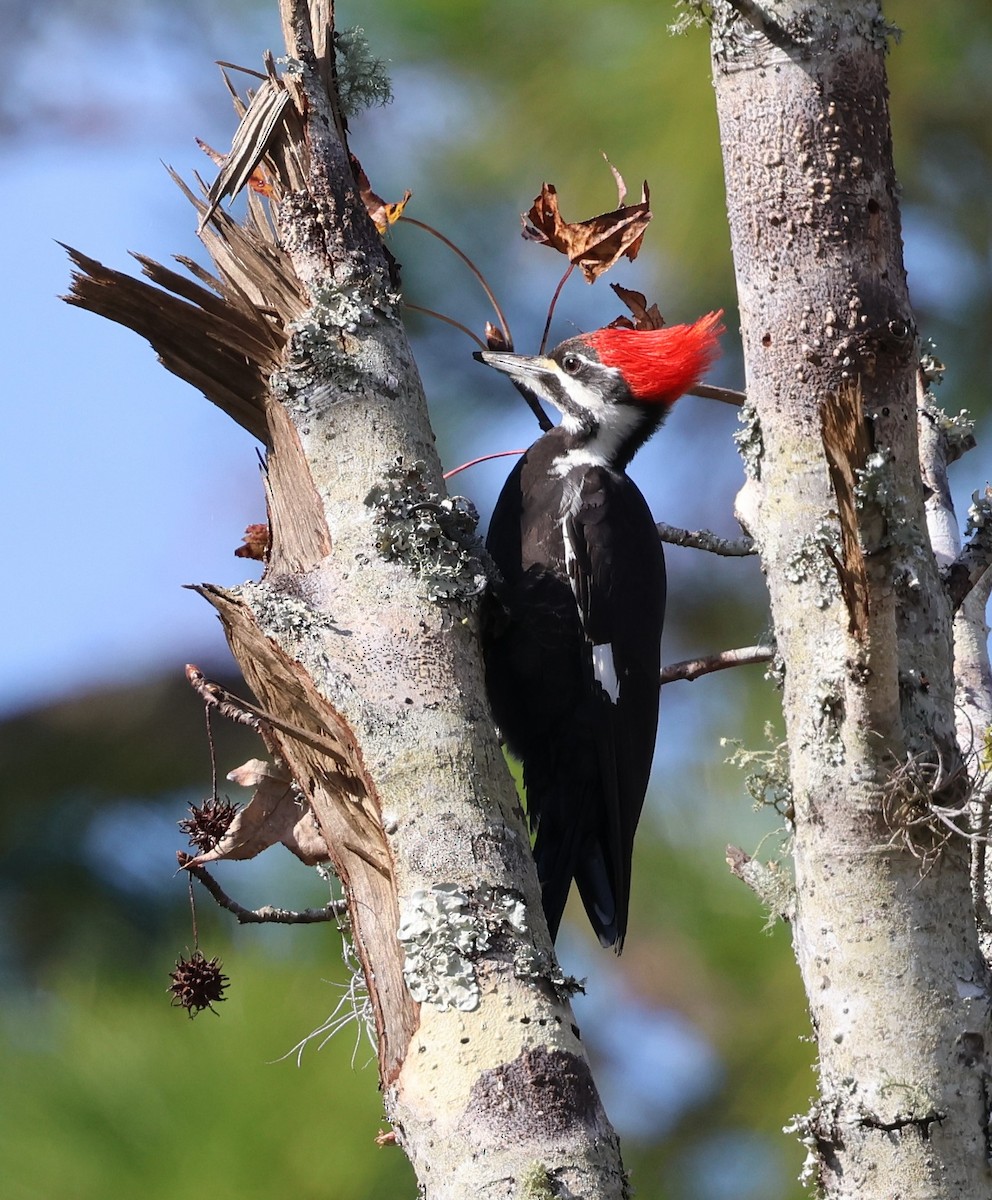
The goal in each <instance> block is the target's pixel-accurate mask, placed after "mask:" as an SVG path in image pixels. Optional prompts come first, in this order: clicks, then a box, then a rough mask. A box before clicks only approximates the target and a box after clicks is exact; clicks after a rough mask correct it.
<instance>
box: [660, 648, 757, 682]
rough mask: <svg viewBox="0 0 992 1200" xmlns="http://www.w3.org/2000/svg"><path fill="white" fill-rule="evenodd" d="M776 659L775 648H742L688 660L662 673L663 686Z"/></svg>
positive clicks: (672, 664) (664, 669) (666, 668)
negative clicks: (730, 668) (729, 668)
mask: <svg viewBox="0 0 992 1200" xmlns="http://www.w3.org/2000/svg"><path fill="white" fill-rule="evenodd" d="M774 657H775V647H774V646H741V647H740V648H739V649H737V650H723V651H721V653H719V654H711V655H709V656H708V657H706V658H687V659H684V660H683V661H682V662H677V663H671V664H670V665H669V666H667V667H663V668H662V671H661V682H662V684H666V683H674V682H675V681H676V680H678V679H686V680H689V681H690V682H691V681H692V680H693V679H698V678H699V677H700V676H701V675H712V674H713V672H714V671H726V670H727V668H728V667H744V666H749V665H751V664H752V663H766V662H771V660H772V659H773V658H774Z"/></svg>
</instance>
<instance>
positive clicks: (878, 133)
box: [712, 0, 992, 1200]
mask: <svg viewBox="0 0 992 1200" xmlns="http://www.w3.org/2000/svg"><path fill="white" fill-rule="evenodd" d="M760 8H761V9H763V11H759V10H758V8H756V6H753V5H751V4H750V3H748V4H745V3H743V0H742V2H740V3H736V2H735V3H734V4H733V5H732V6H731V5H729V4H724V3H719V4H718V5H717V9H716V12H715V14H714V23H713V39H712V52H713V70H714V79H715V85H716V95H717V104H718V110H719V118H720V128H721V136H722V142H723V151H724V165H725V174H726V183H727V204H728V211H729V216H730V226H731V234H732V240H733V252H734V261H735V266H736V272H737V283H738V293H739V300H740V315H741V326H742V333H743V341H744V352H745V359H746V364H747V395H748V409H747V411H746V420H747V428H746V430H745V434H744V437H743V439H742V440H743V446H744V451H745V459H746V462H747V465H748V473H749V478H748V481H747V483H746V485H745V488H744V491H743V493H742V495H741V497H740V498H739V509H740V511H741V514H742V517H743V519H745V520H746V522H747V526H748V532H749V533H750V534H751V535H752V536H753V537H754V538H755V540H756V542H757V545H758V547H759V551H760V554H761V559H762V564H763V567H764V570H765V573H766V575H767V579H768V586H769V590H770V593H771V603H772V613H773V619H774V625H775V632H776V636H777V640H778V648H779V652H780V654H781V656H782V660H783V662H784V665H785V684H784V689H785V690H784V701H783V702H784V711H785V719H786V726H787V734H788V741H789V751H790V765H791V776H792V788H793V795H794V804H795V832H794V838H793V850H794V858H795V873H796V906H795V917H794V942H795V950H796V955H797V958H798V961H799V966H800V969H801V971H802V975H803V979H804V981H805V985H806V990H807V994H808V997H809V1005H810V1013H811V1017H812V1021H813V1029H814V1033H815V1036H816V1041H817V1046H818V1050H819V1095H818V1096H817V1097H816V1098H815V1100H814V1102H813V1105H812V1108H811V1110H810V1112H809V1113H808V1114H806V1115H804V1116H802V1117H799V1118H798V1119H797V1127H798V1130H799V1132H800V1135H801V1137H802V1139H803V1141H804V1143H805V1145H806V1147H807V1149H808V1152H809V1156H808V1160H807V1173H808V1174H809V1175H810V1176H812V1177H813V1178H814V1179H815V1182H816V1186H817V1187H818V1188H820V1189H822V1192H821V1194H823V1195H825V1196H829V1197H831V1198H840V1197H845V1198H851V1200H853V1198H855V1197H857V1198H858V1200H870V1198H875V1197H877V1198H878V1200H891V1198H892V1197H893V1196H899V1197H900V1198H901V1200H910V1198H912V1200H923V1198H924V1197H926V1198H927V1200H932V1198H937V1197H940V1198H943V1197H948V1198H949V1197H955V1198H957V1200H977V1198H979V1197H986V1196H990V1195H992V1184H990V1175H989V1160H988V1155H989V1082H988V1060H987V1050H988V1047H989V977H988V971H987V968H986V965H985V962H984V960H983V957H982V954H981V951H980V945H979V937H978V931H977V928H976V913H975V905H974V903H973V900H972V892H971V884H970V878H969V875H970V871H969V857H970V847H969V844H968V842H967V840H966V839H965V838H964V837H959V836H955V835H951V834H950V831H949V829H948V826H947V824H946V822H945V821H944V820H943V819H942V817H943V816H946V814H947V813H949V812H958V811H960V810H962V809H964V810H965V816H967V805H968V802H969V799H970V795H969V787H970V784H971V776H972V773H973V767H974V760H973V759H970V758H969V757H968V756H967V752H968V751H969V750H970V748H971V747H970V745H968V746H964V747H961V746H959V744H958V738H957V736H956V730H955V677H954V671H953V664H954V653H953V633H952V628H953V622H952V618H953V613H952V604H951V602H950V600H949V597H948V594H947V590H946V589H945V587H944V584H943V581H942V578H941V576H940V574H939V571H938V563H937V561H936V560H935V556H934V552H933V549H932V547H931V543H930V539H929V536H928V526H927V520H926V513H925V511H924V498H925V493H924V488H923V486H922V484H921V474H920V464H919V444H918V437H917V392H916V379H917V364H918V358H919V347H918V343H917V336H916V329H915V326H914V321H913V313H912V310H911V307H910V303H909V297H908V293H907V288H906V278H905V273H904V270H903V263H902V245H901V236H900V224H899V210H898V202H897V198H898V190H897V186H896V180H895V175H894V172H893V166H892V152H891V141H890V129H889V117H888V109H887V90H886V78H885V68H884V61H885V53H886V41H887V38H888V36H889V31H888V30H887V28H886V26H885V23H884V20H883V17H882V13H881V12H880V10H879V8H878V7H877V5H875V4H871V3H842V2H837V3H807V2H804V0H783V2H782V3H776V4H774V5H764V6H760Z"/></svg>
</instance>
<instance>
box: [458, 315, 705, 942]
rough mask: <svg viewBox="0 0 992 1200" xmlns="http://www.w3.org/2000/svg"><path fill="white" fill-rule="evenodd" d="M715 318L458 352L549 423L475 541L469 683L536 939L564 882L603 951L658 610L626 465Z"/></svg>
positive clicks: (622, 858) (627, 842) (647, 712)
mask: <svg viewBox="0 0 992 1200" xmlns="http://www.w3.org/2000/svg"><path fill="white" fill-rule="evenodd" d="M721 316H722V313H710V314H709V316H706V317H702V318H701V319H700V320H698V321H696V322H695V323H694V324H692V325H675V326H672V327H670V328H662V329H657V330H645V331H640V330H631V329H600V330H597V331H596V332H595V333H588V334H583V335H581V336H580V337H574V338H570V339H569V340H568V341H566V342H562V343H561V345H560V346H558V347H557V348H556V349H555V350H554V351H552V353H551V354H550V355H549V356H548V357H546V358H544V357H539V358H528V357H525V356H523V355H516V354H503V353H494V352H490V351H482V352H479V353H477V354H476V356H475V357H476V358H477V359H479V361H481V362H484V363H486V364H488V365H489V366H491V367H495V368H496V369H497V370H498V371H503V372H505V373H506V374H507V375H509V376H510V378H511V379H512V380H513V381H514V382H515V383H516V384H517V385H518V386H519V387H521V388H523V389H526V390H528V391H530V392H531V393H532V394H533V395H535V396H536V397H537V398H538V399H540V400H546V401H548V402H549V403H550V404H552V405H554V407H555V408H557V409H558V410H559V411H560V412H561V418H562V419H561V423H560V424H559V425H558V426H557V427H556V428H554V429H552V430H550V431H549V432H548V433H546V434H545V435H544V436H543V437H542V438H540V439H539V440H538V441H536V442H535V443H534V445H533V446H531V447H530V449H529V450H528V451H527V452H526V454H524V456H523V457H522V458H521V459H520V461H519V462H518V463H517V465H516V467H515V468H514V469H513V471H512V472H511V473H510V476H509V478H508V479H507V481H506V483H505V485H504V487H503V491H502V492H501V494H500V497H499V500H498V501H497V504H496V509H495V511H494V512H493V518H492V523H491V525H490V527H489V537H488V539H487V543H486V544H487V547H488V549H489V553H490V554H491V556H492V558H493V561H494V562H495V564H496V566H497V568H498V570H499V573H500V576H501V578H500V579H499V580H497V582H496V583H495V585H494V586H493V587H492V588H491V589H490V593H489V595H488V597H487V601H486V609H485V611H484V615H483V653H484V656H485V665H486V686H487V689H488V692H489V699H490V704H491V706H492V710H493V716H494V717H495V719H496V723H497V725H498V726H499V728H500V730H501V732H502V734H503V737H504V738H505V740H506V743H507V745H508V747H509V749H510V750H511V752H512V753H513V754H514V755H515V756H516V757H517V758H519V759H520V760H521V762H522V763H523V772H524V784H525V786H526V789H527V811H528V819H529V821H530V823H531V826H532V828H533V829H535V830H536V839H535V845H534V856H535V858H536V860H537V871H538V876H539V878H540V881H541V887H542V893H543V900H544V911H545V913H546V915H547V919H548V926H549V928H550V930H551V936H552V938H554V937H555V936H556V935H557V932H558V926H559V924H560V922H561V917H562V913H563V911H564V908H565V901H566V899H567V898H568V893H569V889H570V888H571V884H572V880H573V879H574V880H575V882H576V884H577V886H578V889H579V894H580V896H581V897H582V902H583V904H584V905H585V910H586V913H587V914H588V916H589V920H590V921H591V922H592V926H593V928H594V929H595V931H596V933H597V934H598V936H599V940H600V942H601V943H602V944H603V945H604V946H616V949H617V952H618V953H619V952H620V950H621V949H622V947H623V940H624V936H625V934H626V932H627V910H628V907H629V902H630V869H631V854H632V850H633V843H634V830H635V828H636V827H637V822H638V818H639V817H640V814H641V807H642V805H643V803H644V793H645V791H646V789H647V785H648V775H649V773H650V770H651V759H652V757H653V755H654V744H655V736H656V734H657V729H658V693H659V690H660V680H659V676H660V669H661V627H662V622H663V619H664V613H665V559H664V555H663V553H662V548H661V542H660V541H659V538H658V532H657V529H656V528H655V523H654V519H653V518H652V516H651V512H650V510H649V509H648V506H647V502H646V501H645V499H644V497H643V496H642V495H641V493H640V491H638V489H637V487H636V485H635V484H634V483H633V481H632V480H631V479H630V478H629V477H628V476H627V474H626V468H627V465H628V464H629V462H630V460H631V459H632V458H633V456H634V454H635V452H636V451H637V450H638V449H640V447H641V446H642V445H644V443H645V442H646V441H647V440H648V438H649V437H651V435H652V434H653V433H654V432H655V430H656V429H658V427H659V426H660V425H661V423H662V421H663V420H664V419H665V416H666V415H667V413H668V410H669V409H670V408H671V406H672V405H673V404H674V402H675V401H676V400H677V399H678V398H679V396H681V395H682V393H683V392H685V391H686V390H687V389H688V388H690V387H691V386H692V385H693V383H695V382H696V381H697V380H698V379H699V377H700V376H701V375H702V374H703V372H704V371H705V370H706V368H707V367H708V366H709V364H710V363H711V362H712V360H713V359H714V358H715V357H716V354H717V350H718V347H717V338H718V337H719V335H720V333H722V332H723V330H722V327H721V326H720V318H721Z"/></svg>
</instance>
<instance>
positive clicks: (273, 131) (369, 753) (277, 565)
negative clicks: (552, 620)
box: [69, 0, 626, 1200]
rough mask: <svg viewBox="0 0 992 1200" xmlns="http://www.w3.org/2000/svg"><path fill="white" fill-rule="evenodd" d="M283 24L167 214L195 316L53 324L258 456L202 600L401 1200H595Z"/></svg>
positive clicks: (401, 450)
mask: <svg viewBox="0 0 992 1200" xmlns="http://www.w3.org/2000/svg"><path fill="white" fill-rule="evenodd" d="M282 16H283V26H284V32H285V35H286V43H287V52H288V55H289V62H288V65H287V67H286V68H285V71H284V72H283V74H282V75H281V76H280V75H278V74H277V72H276V70H275V67H274V64H273V63H272V60H271V58H270V59H269V60H268V69H269V74H268V78H267V79H266V80H265V81H264V82H263V83H262V84H261V86H259V87H258V89H257V91H256V93H255V95H254V98H253V99H252V101H251V103H250V105H249V106H248V108H247V111H244V106H241V111H242V113H243V115H242V121H241V125H240V127H239V130H238V134H237V135H236V137H235V139H234V144H233V146H232V150H231V153H230V155H229V156H228V158H227V161H226V163H225V164H224V167H223V168H222V170H221V174H220V176H219V179H218V182H217V183H216V184H215V185H214V188H213V189H212V190H211V193H210V196H209V197H208V198H207V199H206V200H204V199H202V198H200V197H196V196H193V195H192V194H191V193H189V192H187V194H188V195H189V197H190V199H191V200H192V201H193V202H194V204H196V206H197V208H198V210H199V212H200V215H201V236H202V237H203V240H204V242H205V244H206V245H207V248H208V249H209V251H210V253H211V255H212V256H213V258H214V262H215V264H216V267H217V271H218V274H219V276H220V278H219V280H211V279H210V277H209V276H207V275H206V274H205V273H204V272H202V271H200V270H199V269H198V268H195V267H193V268H192V269H193V270H194V273H195V274H197V275H198V276H199V278H200V279H202V280H204V281H205V282H207V283H208V284H209V286H210V287H211V289H212V290H211V291H207V290H206V289H204V288H201V287H199V286H198V285H197V284H193V283H191V282H190V281H189V280H187V279H184V278H182V277H180V276H179V275H177V274H175V273H173V272H171V271H169V270H167V269H165V268H163V267H161V266H159V265H157V264H155V263H152V262H150V261H148V260H141V261H142V262H143V264H144V267H145V272H146V274H148V275H150V276H151V278H152V279H153V280H154V281H155V282H156V283H159V284H161V285H162V286H163V287H164V288H167V289H170V291H171V292H172V293H174V294H172V295H170V294H168V293H166V292H163V291H162V290H160V289H159V288H153V287H150V286H149V285H147V284H144V283H140V282H138V281H135V280H132V279H129V278H127V277H125V276H122V275H119V274H118V273H116V272H112V271H108V270H107V269H106V268H103V267H102V266H100V264H98V263H95V262H94V261H93V260H91V259H87V258H85V257H84V256H83V255H81V254H79V253H78V252H75V251H73V252H71V253H72V255H73V258H74V260H75V262H76V264H77V266H78V267H79V268H81V274H78V275H77V276H76V278H75V279H74V283H73V294H72V296H70V297H69V299H70V300H71V301H72V302H73V303H77V304H81V305H83V306H84V307H88V308H91V309H94V310H95V311H97V312H101V313H103V315H106V316H109V317H111V318H112V319H115V320H119V321H122V322H123V323H125V324H127V325H129V326H131V327H132V328H135V329H137V330H138V331H139V332H141V333H143V334H144V335H145V336H147V337H148V338H149V340H150V341H151V342H152V344H153V345H154V346H155V348H156V349H157V350H158V351H159V354H160V356H161V358H162V361H163V362H164V363H165V365H167V366H168V367H169V368H170V369H171V370H173V371H175V372H176V373H177V374H179V375H181V376H182V377H183V378H185V379H188V380H189V381H190V382H192V383H194V384H195V385H196V386H198V387H200V388H201V389H202V390H203V391H204V392H205V394H206V395H207V397H208V398H209V399H211V400H212V401H213V402H214V403H217V404H219V405H220V406H221V407H223V408H224V409H225V410H226V411H227V412H229V413H230V414H231V415H232V416H233V417H234V418H235V419H236V420H238V421H239V422H240V423H241V424H243V425H245V427H246V428H248V429H250V430H251V431H252V432H254V433H255V434H256V435H257V436H259V437H260V438H261V439H262V440H263V441H264V442H265V444H266V448H267V455H266V476H265V479H266V494H267V501H268V508H269V524H270V535H271V537H270V540H271V547H270V551H269V555H268V560H267V563H266V568H265V573H264V576H263V578H262V580H261V581H260V582H259V583H254V584H252V583H248V584H244V585H243V586H241V587H239V588H235V589H230V590H223V589H220V588H217V587H213V586H210V585H204V586H203V587H202V588H200V591H201V592H202V594H203V595H204V596H205V597H206V598H207V599H208V600H209V601H210V602H211V603H212V604H213V605H214V607H215V608H216V610H217V612H218V613H219V614H220V617H221V620H222V621H223V623H224V627H225V630H226V632H227V636H228V639H229V641H230V644H231V648H232V650H233V652H234V655H235V657H236V658H237V660H238V662H239V664H240V666H241V668H242V671H243V672H244V675H245V678H246V680H247V681H248V683H249V684H250V686H251V688H252V690H253V691H254V693H255V695H256V697H257V698H258V702H259V704H260V706H261V708H262V709H263V710H264V711H265V712H266V713H267V714H269V715H270V717H271V720H270V721H269V722H268V724H267V726H266V729H267V734H268V736H269V739H270V742H271V743H272V744H273V745H274V746H275V747H276V748H277V751H278V754H279V756H280V757H281V758H282V760H283V761H284V763H285V765H286V766H287V767H288V768H289V771H290V772H291V774H292V776H293V778H294V780H295V781H296V784H297V785H298V787H299V789H300V792H301V793H302V796H303V797H305V799H306V801H308V802H309V804H310V805H311V806H312V810H313V812H314V814H315V816H316V819H317V821H318V823H319V827H320V830H321V832H322V834H323V838H324V841H325V842H326V847H327V855H328V857H329V859H330V861H331V862H332V864H333V867H334V870H335V872H336V873H337V875H338V877H339V878H340V880H341V882H342V884H343V886H344V893H345V897H346V899H347V902H348V911H349V917H350V924H351V936H352V937H353V939H354V944H355V948H356V951H357V954H358V957H359V959H360V961H361V964H362V969H363V972H364V977H365V983H366V986H367V988H368V993H369V997H370V1001H371V1012H372V1014H373V1018H374V1024H375V1034H376V1036H377V1045H378V1061H379V1073H380V1080H381V1086H382V1090H383V1095H384V1100H385V1107H386V1113H387V1116H388V1118H389V1120H390V1121H391V1122H392V1124H393V1127H394V1129H395V1131H396V1135H397V1139H398V1141H399V1142H400V1143H401V1144H402V1146H403V1147H404V1149H405V1150H406V1152H407V1153H408V1155H409V1157H410V1159H411V1162H412V1163H413V1166H414V1169H415V1171H416V1174H417V1177H418V1180H419V1182H420V1185H421V1188H422V1192H423V1195H424V1196H426V1197H429V1198H430V1200H445V1198H450V1200H464V1197H467V1196H473V1197H495V1196H500V1197H502V1196H507V1195H510V1194H514V1195H523V1194H533V1195H535V1196H538V1195H545V1194H547V1195H551V1194H552V1193H553V1194H556V1195H557V1194H562V1195H564V1194H569V1195H575V1196H588V1197H594V1196H595V1197H604V1198H609V1200H612V1198H616V1197H621V1196H623V1195H624V1194H625V1193H626V1181H625V1178H624V1173H623V1167H622V1163H621V1161H620V1155H619V1145H618V1142H617V1138H616V1135H615V1133H614V1132H613V1130H612V1128H611V1126H610V1124H609V1122H608V1121H607V1119H606V1116H605V1114H604V1112H603V1109H602V1106H601V1104H600V1101H599V1098H598V1095H597V1093H596V1089H595V1086H594V1083H593V1080H592V1076H591V1073H590V1070H589V1065H588V1062H587V1059H586V1056H585V1051H584V1048H583V1046H582V1042H581V1040H580V1037H579V1031H578V1028H577V1026H576V1024H575V1020H574V1018H573V1016H572V1013H571V1008H570V1005H569V995H570V993H571V986H572V985H571V983H570V981H567V980H565V979H564V978H563V977H562V976H561V973H560V971H559V969H558V967H557V964H556V961H555V958H554V953H553V949H552V946H551V943H550V940H549V937H548V932H547V928H546V923H545V921H544V917H543V913H542V910H541V903H540V897H539V890H538V884H537V879H536V872H535V869H534V865H533V860H532V857H531V854H530V843H529V837H528V833H527V830H526V828H525V825H524V821H523V818H522V815H521V812H520V808H519V805H518V803H517V797H516V794H515V791H514V787H513V784H512V782H511V779H510V776H509V773H508V771H507V769H506V765H505V762H504V760H503V756H502V753H501V751H500V747H499V745H498V743H497V740H496V736H495V732H494V729H493V726H492V721H491V718H490V716H489V712H488V706H487V704H486V699H485V694H484V690H483V682H482V671H481V664H480V657H479V653H478V648H477V637H476V609H475V601H474V596H475V594H476V593H477V592H478V590H479V583H480V580H481V578H482V577H483V568H482V565H481V563H480V561H479V559H478V556H477V555H478V549H479V547H478V544H477V543H473V541H472V539H470V538H468V537H467V535H466V523H467V518H466V515H465V511H464V509H463V508H461V507H459V506H452V505H450V504H449V503H448V502H447V501H446V500H445V499H444V496H445V490H444V483H443V480H442V479H441V472H440V466H439V463H438V459H437V455H436V453H435V450H434V439H433V434H432V432H431V428H430V425H429V421H428V417H427V409H426V405H425V403H424V397H423V393H422V390H421V385H420V380H419V377H418V374H417V370H416V367H415V364H414V362H413V357H412V355H411V352H410V348H409V345H408V343H407V340H406V336H405V333H404V331H403V327H402V324H401V321H400V317H399V310H400V300H399V297H398V296H397V295H396V294H395V290H396V289H395V284H394V281H393V280H392V278H391V273H392V264H391V260H390V259H389V256H388V254H387V252H386V251H385V249H384V246H383V243H382V239H381V237H380V236H379V234H378V233H377V231H376V229H375V226H374V225H373V223H372V221H371V220H370V219H369V217H368V215H367V213H366V209H365V206H364V205H363V203H362V201H361V199H360V198H359V193H358V187H357V185H356V179H355V173H354V170H353V167H352V165H351V163H350V162H349V154H348V148H347V142H346V135H345V122H344V119H343V117H342V114H341V111H340V108H339V103H338V98H337V95H336V89H335V77H336V76H335V70H336V68H335V56H334V51H333V49H332V45H333V40H332V36H331V19H332V14H331V12H330V9H329V5H327V4H325V3H322V0H313V3H312V4H311V5H310V6H308V5H307V4H306V3H305V0H283V2H282ZM253 171H254V172H256V176H255V178H256V181H258V179H259V178H261V180H262V181H263V183H264V185H265V186H266V187H268V188H269V190H270V191H271V192H273V193H274V198H273V199H272V201H271V203H270V204H269V205H265V204H264V203H263V202H262V201H261V200H260V198H259V197H258V196H257V195H253V196H251V197H250V200H249V217H248V220H247V221H246V223H245V225H244V226H239V225H237V224H236V223H235V222H233V221H232V220H231V219H230V218H229V217H228V216H227V215H226V214H225V213H224V212H223V210H221V209H219V208H218V207H217V202H218V200H219V199H220V198H222V197H223V196H224V195H225V194H230V193H233V192H235V191H237V190H239V188H240V187H241V186H243V184H244V182H245V181H246V180H247V179H248V177H249V175H251V174H252V172H253ZM179 297H181V299H180V298H179ZM370 1144H371V1137H370ZM526 1187H529V1188H530V1189H531V1190H530V1191H529V1192H526V1193H525V1191H524V1189H525V1188H526ZM332 1190H333V1189H332Z"/></svg>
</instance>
